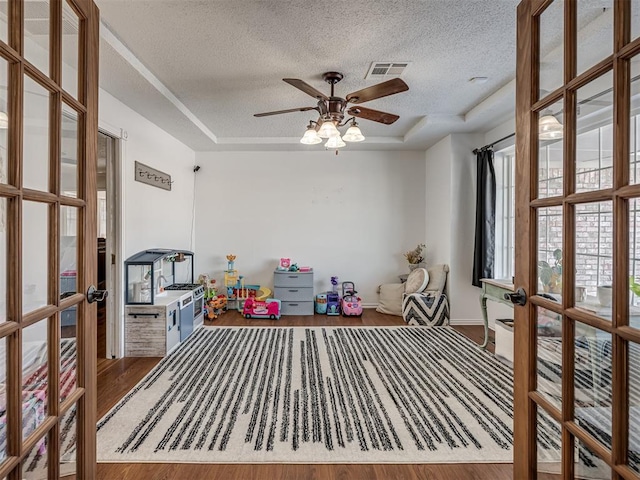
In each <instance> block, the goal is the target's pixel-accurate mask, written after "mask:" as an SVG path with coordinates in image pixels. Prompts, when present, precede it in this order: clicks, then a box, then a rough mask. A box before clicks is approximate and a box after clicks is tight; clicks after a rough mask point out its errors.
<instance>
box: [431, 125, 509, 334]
mask: <svg viewBox="0 0 640 480" xmlns="http://www.w3.org/2000/svg"><path fill="white" fill-rule="evenodd" d="M503 128H507V129H508V125H506V124H505V125H504V126H503ZM493 133H495V132H493ZM502 136H504V135H502ZM496 138H500V137H496ZM496 138H493V139H494V140H495V139H496ZM486 142H487V140H486V139H485V135H484V134H452V135H449V136H447V137H445V138H444V139H442V140H441V141H440V142H438V143H437V144H436V145H434V146H433V147H431V148H430V149H429V150H427V152H426V154H425V158H426V167H427V168H426V205H427V225H426V243H427V262H428V263H429V264H434V263H446V264H448V265H449V268H450V272H449V297H450V303H451V322H452V323H454V324H476V323H482V311H481V309H480V301H479V297H480V293H481V289H480V288H477V287H474V286H473V285H472V284H471V278H472V272H473V249H474V241H475V215H476V181H477V180H476V171H477V166H476V156H475V155H474V154H473V149H474V148H478V147H482V146H483V145H485V143H486ZM487 310H488V316H489V324H490V326H491V327H493V323H494V320H495V318H507V317H511V316H512V315H513V310H512V309H510V308H509V307H506V306H504V305H500V304H496V303H495V302H488V307H487Z"/></svg>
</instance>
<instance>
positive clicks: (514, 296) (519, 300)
mask: <svg viewBox="0 0 640 480" xmlns="http://www.w3.org/2000/svg"><path fill="white" fill-rule="evenodd" d="M504 299H505V300H510V301H511V303H513V304H514V305H520V306H521V307H522V306H524V305H525V304H526V303H527V294H526V293H525V291H524V288H522V287H520V288H519V289H518V290H516V291H515V293H505V294H504Z"/></svg>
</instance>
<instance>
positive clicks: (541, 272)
mask: <svg viewBox="0 0 640 480" xmlns="http://www.w3.org/2000/svg"><path fill="white" fill-rule="evenodd" d="M538 278H539V279H540V282H541V283H542V285H543V287H544V288H545V291H549V292H553V293H559V290H561V289H562V250H561V249H560V248H556V249H555V250H554V251H553V265H551V264H550V263H549V262H545V261H544V260H540V261H539V262H538Z"/></svg>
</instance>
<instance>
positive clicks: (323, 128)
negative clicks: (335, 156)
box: [318, 120, 340, 138]
mask: <svg viewBox="0 0 640 480" xmlns="http://www.w3.org/2000/svg"><path fill="white" fill-rule="evenodd" d="M318 136H319V137H320V138H333V137H338V136H340V132H339V131H338V129H337V128H336V126H335V124H334V123H333V121H331V120H325V121H324V122H322V125H320V130H318Z"/></svg>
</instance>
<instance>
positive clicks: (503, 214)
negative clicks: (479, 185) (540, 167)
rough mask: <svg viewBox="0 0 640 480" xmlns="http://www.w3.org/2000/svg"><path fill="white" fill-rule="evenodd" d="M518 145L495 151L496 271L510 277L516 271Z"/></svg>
mask: <svg viewBox="0 0 640 480" xmlns="http://www.w3.org/2000/svg"><path fill="white" fill-rule="evenodd" d="M514 160H515V147H514V146H513V145H512V146H510V147H508V148H505V149H503V150H500V151H497V152H495V154H494V162H493V163H494V168H495V171H496V252H495V265H494V269H493V275H494V277H495V278H499V279H508V280H511V278H512V277H513V276H514V275H515V268H514V261H515V248H514V241H515V226H514V222H515V210H514V205H515V161H514Z"/></svg>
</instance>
